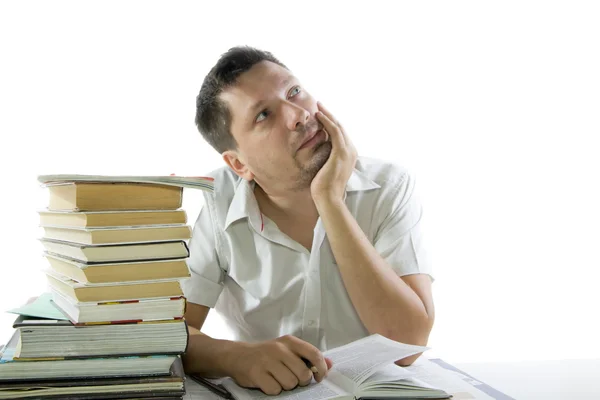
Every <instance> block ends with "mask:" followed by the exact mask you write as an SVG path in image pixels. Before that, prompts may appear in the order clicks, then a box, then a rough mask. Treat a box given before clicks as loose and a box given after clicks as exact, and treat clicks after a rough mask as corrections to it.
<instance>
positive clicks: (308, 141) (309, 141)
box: [298, 129, 325, 150]
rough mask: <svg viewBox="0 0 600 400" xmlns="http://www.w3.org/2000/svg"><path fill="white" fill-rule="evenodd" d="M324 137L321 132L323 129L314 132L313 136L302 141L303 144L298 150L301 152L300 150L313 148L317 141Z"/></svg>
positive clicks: (323, 133)
mask: <svg viewBox="0 0 600 400" xmlns="http://www.w3.org/2000/svg"><path fill="white" fill-rule="evenodd" d="M324 136H325V132H323V129H319V130H317V131H315V132H314V133H313V134H311V135H309V136H308V137H307V138H306V140H304V142H303V143H302V144H301V145H300V147H299V148H298V150H302V149H306V148H308V147H312V146H314V145H315V144H316V143H317V142H318V141H319V139H321V137H324Z"/></svg>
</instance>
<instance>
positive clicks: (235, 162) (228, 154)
mask: <svg viewBox="0 0 600 400" xmlns="http://www.w3.org/2000/svg"><path fill="white" fill-rule="evenodd" d="M221 156H222V157H223V161H225V164H227V165H229V168H231V169H232V170H233V172H235V173H236V174H237V175H238V176H239V177H240V178H242V179H245V180H247V181H252V180H253V179H254V174H253V173H252V171H250V169H249V168H248V165H247V164H246V163H245V162H244V161H243V160H242V159H241V158H240V155H239V154H238V153H237V152H236V151H235V150H227V151H225V152H223V153H222V154H221Z"/></svg>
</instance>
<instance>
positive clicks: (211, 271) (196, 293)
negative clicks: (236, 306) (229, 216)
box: [181, 205, 223, 308]
mask: <svg viewBox="0 0 600 400" xmlns="http://www.w3.org/2000/svg"><path fill="white" fill-rule="evenodd" d="M212 224H213V222H212V221H211V217H210V213H209V212H208V209H207V206H206V205H205V206H204V207H202V209H201V210H200V214H199V215H198V219H197V220H196V223H195V224H194V229H193V232H192V238H191V239H190V241H189V249H190V256H189V258H188V259H187V264H188V267H189V269H190V275H191V277H190V278H189V279H186V280H184V281H183V282H182V285H181V286H182V289H183V294H184V296H185V297H186V299H187V301H188V302H190V303H195V304H200V305H203V306H206V307H211V308H213V307H214V306H215V304H216V302H217V300H218V298H219V295H220V294H221V291H222V290H223V279H222V278H223V271H222V269H221V267H220V266H219V259H218V256H217V250H216V245H215V243H216V242H215V236H214V230H213V226H212Z"/></svg>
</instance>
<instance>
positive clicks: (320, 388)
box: [222, 379, 354, 400]
mask: <svg viewBox="0 0 600 400" xmlns="http://www.w3.org/2000/svg"><path fill="white" fill-rule="evenodd" d="M222 385H223V386H224V387H225V388H226V389H227V390H229V392H230V393H231V394H232V395H233V397H235V398H236V399H237V400H271V399H285V400H327V399H339V400H342V399H348V400H350V399H354V396H352V395H350V394H349V393H346V392H344V391H343V390H342V389H340V388H339V387H336V386H335V385H334V384H332V383H331V382H328V381H327V379H326V380H324V381H322V382H321V383H317V382H316V381H315V380H313V381H312V383H311V384H310V385H308V386H304V387H302V386H299V387H297V388H295V389H292V390H288V391H283V392H281V393H280V394H279V395H277V396H271V395H267V394H264V393H263V392H262V391H261V390H259V389H245V388H242V387H240V386H238V385H237V384H236V383H235V381H234V380H233V379H225V380H224V381H223V382H222Z"/></svg>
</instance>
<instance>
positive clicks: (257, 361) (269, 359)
mask: <svg viewBox="0 0 600 400" xmlns="http://www.w3.org/2000/svg"><path fill="white" fill-rule="evenodd" d="M238 344H239V346H235V350H234V354H231V356H230V357H228V365H227V367H226V368H227V369H228V370H229V375H230V376H231V377H232V378H233V379H234V380H235V381H236V383H237V384H238V385H240V386H243V387H247V388H257V389H260V390H262V391H263V392H264V393H266V394H269V395H277V394H279V393H281V391H282V390H291V389H293V388H295V387H296V386H298V385H300V386H306V385H308V384H309V383H310V382H311V381H312V378H313V376H314V378H315V380H316V381H317V382H321V381H322V380H323V378H325V376H327V371H328V370H329V368H331V366H332V362H331V360H329V359H326V358H324V357H323V354H322V353H321V352H320V351H319V349H317V348H316V347H315V346H313V345H312V344H310V343H307V342H305V341H303V340H301V339H298V338H297V337H295V336H290V335H286V336H282V337H280V338H277V339H274V340H269V341H266V342H261V343H238ZM302 357H303V358H305V359H306V360H308V361H309V362H310V363H311V364H312V365H313V366H315V367H316V368H317V370H318V372H317V373H314V374H313V372H312V371H311V370H310V369H309V367H307V366H306V364H305V363H304V361H303V360H302Z"/></svg>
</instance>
